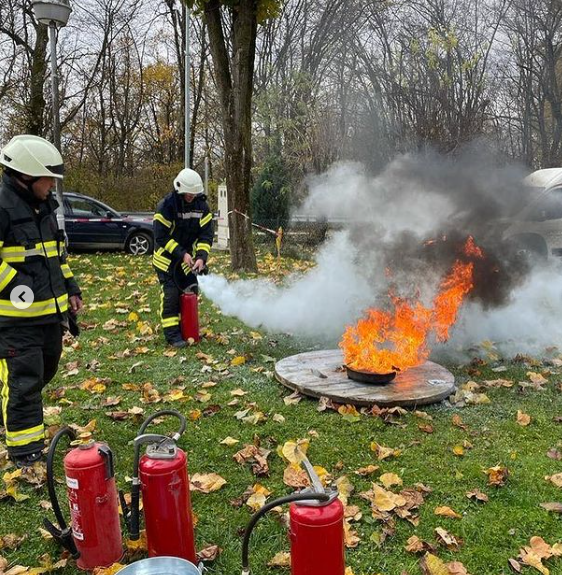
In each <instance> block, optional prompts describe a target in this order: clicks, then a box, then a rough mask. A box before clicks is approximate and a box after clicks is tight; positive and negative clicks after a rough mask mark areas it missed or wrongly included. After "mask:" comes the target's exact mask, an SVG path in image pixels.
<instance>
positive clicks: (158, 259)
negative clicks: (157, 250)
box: [152, 254, 172, 266]
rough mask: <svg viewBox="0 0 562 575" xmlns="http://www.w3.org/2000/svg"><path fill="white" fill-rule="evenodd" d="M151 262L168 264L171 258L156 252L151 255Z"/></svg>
mask: <svg viewBox="0 0 562 575" xmlns="http://www.w3.org/2000/svg"><path fill="white" fill-rule="evenodd" d="M152 262H153V263H154V262H158V263H159V264H162V265H166V266H169V265H170V264H171V263H172V260H170V259H168V258H165V257H164V256H159V255H157V254H154V255H153V256H152Z"/></svg>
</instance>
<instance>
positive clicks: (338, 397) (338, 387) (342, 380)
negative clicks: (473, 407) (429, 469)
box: [275, 349, 455, 407]
mask: <svg viewBox="0 0 562 575" xmlns="http://www.w3.org/2000/svg"><path fill="white" fill-rule="evenodd" d="M342 364H343V356H342V352H341V351H340V350H339V349H324V350H320V351H309V352H306V353H299V354H298V355H292V356H290V357H286V358H284V359H282V360H281V361H278V362H277V364H276V365H275V376H276V377H277V380H278V381H279V382H281V383H282V384H283V385H285V386H287V387H289V388H290V389H294V390H297V391H299V392H300V393H302V394H303V395H309V396H312V397H328V398H329V399H331V400H332V401H335V402H336V403H351V404H354V405H373V404H376V405H380V406H387V407H390V406H395V405H400V406H404V407H407V406H411V407H415V406H416V405H426V404H428V403H436V402H438V401H441V400H443V399H445V398H446V397H448V396H449V395H451V394H452V393H454V390H455V377H454V376H453V374H452V373H451V372H450V371H449V370H448V369H445V368H444V367H443V366H441V365H439V364H437V363H434V362H432V361H426V362H425V363H424V364H423V365H419V366H417V367H413V368H411V369H408V370H406V371H404V372H399V373H398V375H397V376H396V378H395V379H394V381H392V382H391V383H388V384H386V385H370V384H366V383H359V382H356V381H352V380H350V379H349V378H348V377H347V374H346V372H345V369H342Z"/></svg>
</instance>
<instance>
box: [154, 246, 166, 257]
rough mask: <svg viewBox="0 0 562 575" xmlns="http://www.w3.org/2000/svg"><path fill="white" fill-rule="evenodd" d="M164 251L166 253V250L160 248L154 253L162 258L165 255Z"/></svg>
mask: <svg viewBox="0 0 562 575" xmlns="http://www.w3.org/2000/svg"><path fill="white" fill-rule="evenodd" d="M164 251H165V250H164V248H158V249H157V250H156V251H155V252H154V253H155V254H156V255H157V256H161V255H162V254H163V253H164Z"/></svg>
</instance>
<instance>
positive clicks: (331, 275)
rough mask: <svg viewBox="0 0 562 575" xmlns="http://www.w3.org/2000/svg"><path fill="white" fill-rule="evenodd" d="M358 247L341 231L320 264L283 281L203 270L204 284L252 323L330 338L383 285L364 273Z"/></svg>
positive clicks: (218, 299) (218, 300) (229, 310)
mask: <svg viewBox="0 0 562 575" xmlns="http://www.w3.org/2000/svg"><path fill="white" fill-rule="evenodd" d="M355 252H356V250H355V249H354V247H353V245H352V244H351V242H350V239H349V234H348V233H347V232H341V233H339V234H337V235H336V236H335V237H334V238H333V239H332V240H331V241H329V242H328V243H327V244H326V245H325V246H324V247H323V248H322V249H321V250H320V251H319V253H318V256H317V266H316V267H315V268H313V269H311V270H310V271H309V272H308V273H307V274H305V275H295V276H294V277H292V278H288V280H287V282H286V284H285V285H284V286H283V287H279V286H276V285H275V284H274V283H273V282H270V281H267V280H237V281H234V282H230V283H229V282H227V281H226V279H225V278H224V277H222V276H216V275H209V276H203V277H202V278H201V279H200V285H201V288H202V290H203V292H204V294H205V295H206V296H207V297H208V298H210V299H211V300H212V301H213V302H214V303H215V304H216V305H218V306H219V307H220V309H221V310H222V312H223V313H224V314H226V315H232V316H236V317H238V318H240V319H241V320H242V321H243V322H245V323H246V324H248V325H249V326H252V327H264V328H266V329H268V330H270V331H273V332H284V333H291V334H295V335H300V336H306V337H311V338H316V339H318V340H321V341H330V340H332V339H334V338H337V337H339V335H341V333H342V329H343V326H345V325H346V323H349V322H351V321H353V320H354V319H357V318H358V317H359V316H360V314H361V312H362V311H363V310H364V309H365V308H367V307H368V306H370V305H372V303H373V299H372V298H373V293H374V292H376V291H377V290H376V286H373V285H372V284H369V282H368V281H367V279H366V278H365V277H363V276H362V274H361V270H360V269H359V268H358V267H357V265H356V263H355V257H354V256H355V255H356V254H355ZM373 288H375V289H373Z"/></svg>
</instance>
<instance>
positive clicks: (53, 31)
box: [49, 20, 65, 231]
mask: <svg viewBox="0 0 562 575" xmlns="http://www.w3.org/2000/svg"><path fill="white" fill-rule="evenodd" d="M49 40H50V44H51V95H52V105H53V140H54V141H53V143H54V145H55V146H56V148H57V150H58V151H59V152H61V151H62V150H61V138H60V117H59V113H60V104H59V86H58V84H59V83H58V70H57V25H56V23H55V21H54V20H51V22H50V23H49ZM55 181H56V185H57V194H56V195H57V202H58V203H59V207H58V208H57V221H58V224H59V229H61V230H62V231H64V230H65V226H64V203H63V195H62V180H61V179H60V178H56V179H55Z"/></svg>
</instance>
